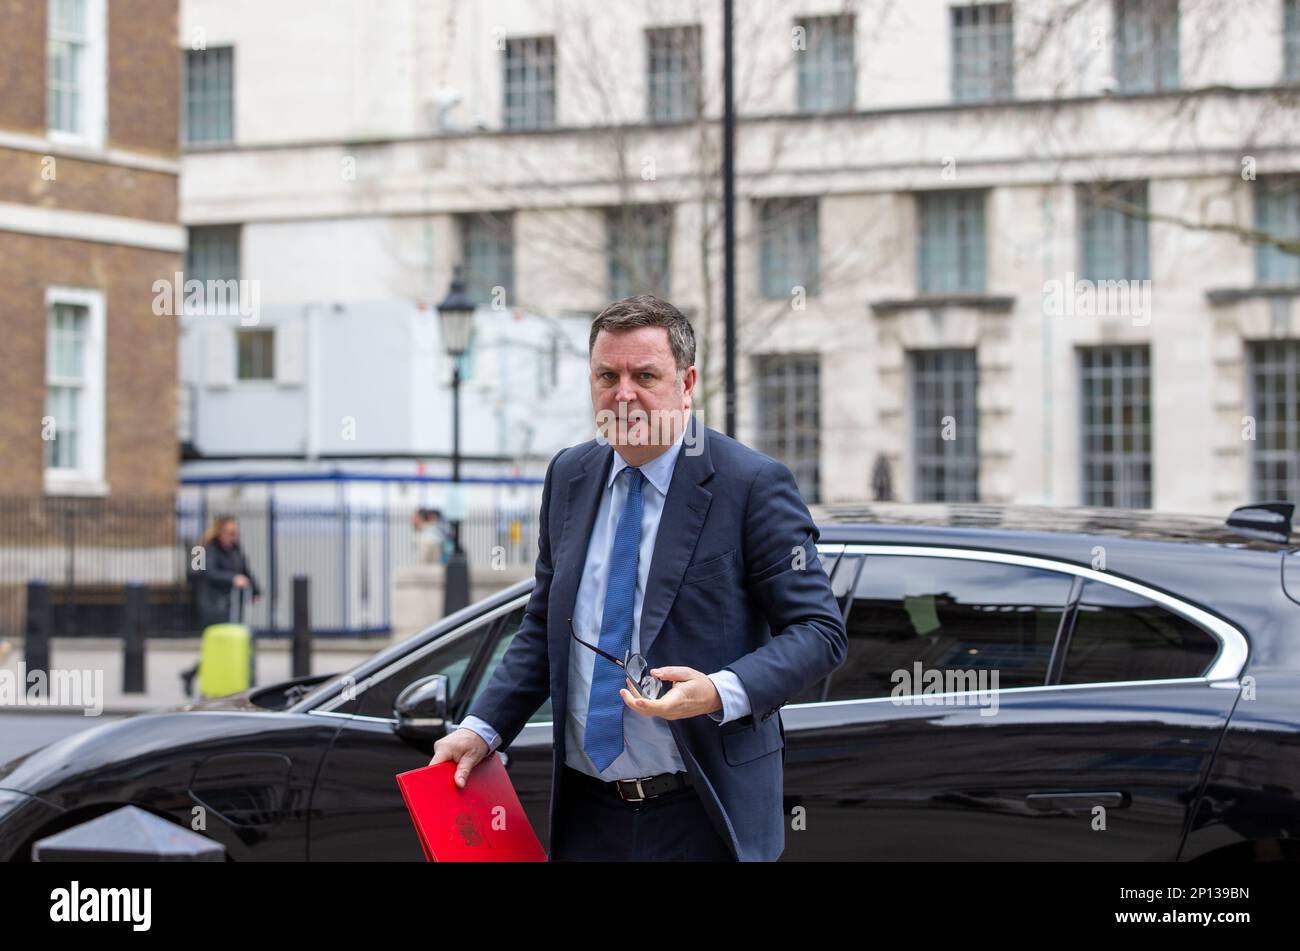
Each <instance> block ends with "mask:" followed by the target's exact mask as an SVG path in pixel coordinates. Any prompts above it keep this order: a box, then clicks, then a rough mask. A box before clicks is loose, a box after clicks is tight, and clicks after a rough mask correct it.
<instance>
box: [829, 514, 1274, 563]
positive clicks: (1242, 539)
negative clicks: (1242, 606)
mask: <svg viewBox="0 0 1300 951" xmlns="http://www.w3.org/2000/svg"><path fill="white" fill-rule="evenodd" d="M813 515H814V518H815V519H816V521H817V523H818V526H819V527H820V528H821V529H822V539H823V541H834V542H840V541H847V540H849V536H852V537H853V538H858V537H861V536H862V535H863V534H864V530H866V534H870V535H876V534H878V532H877V531H875V529H877V528H879V527H883V526H890V527H911V528H933V529H978V530H979V534H980V536H981V537H983V538H991V537H998V536H1006V537H1015V538H1017V539H1019V540H1020V541H1021V542H1022V543H1023V541H1025V540H1026V539H1025V536H1026V535H1038V534H1046V535H1102V536H1109V537H1112V538H1122V539H1129V540H1133V541H1143V542H1171V543H1184V544H1198V545H1217V546H1230V547H1232V548H1238V549H1240V548H1244V549H1248V550H1252V551H1264V552H1286V551H1290V550H1292V549H1294V548H1295V547H1296V546H1295V544H1294V543H1293V542H1281V541H1275V540H1271V539H1267V538H1260V537H1258V536H1254V535H1250V534H1248V533H1246V532H1244V531H1242V530H1240V529H1236V528H1232V527H1229V526H1228V524H1227V523H1226V522H1225V521H1224V520H1223V519H1221V518H1214V517H1212V516H1207V515H1178V514H1170V513H1167V512H1156V511H1152V510H1150V509H1116V508H1088V507H1084V506H1051V505H984V504H979V503H974V502H874V503H869V504H864V503H858V504H839V505H823V506H816V507H815V508H814V510H813Z"/></svg>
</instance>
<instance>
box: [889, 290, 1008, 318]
mask: <svg viewBox="0 0 1300 951" xmlns="http://www.w3.org/2000/svg"><path fill="white" fill-rule="evenodd" d="M1015 303H1016V299H1015V297H1013V296H1011V295H1009V294H1005V295H1004V294H922V295H920V296H918V297H900V298H886V299H883V300H874V301H868V306H869V307H870V308H871V309H872V310H873V311H875V312H876V313H877V314H888V313H894V312H897V311H900V310H934V309H937V308H940V307H973V308H975V309H976V310H997V311H1009V310H1011V308H1012V307H1014V306H1015Z"/></svg>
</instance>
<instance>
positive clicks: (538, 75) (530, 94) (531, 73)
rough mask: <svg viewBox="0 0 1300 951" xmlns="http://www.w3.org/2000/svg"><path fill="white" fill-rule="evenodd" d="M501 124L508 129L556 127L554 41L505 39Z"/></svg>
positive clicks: (547, 37) (534, 38)
mask: <svg viewBox="0 0 1300 951" xmlns="http://www.w3.org/2000/svg"><path fill="white" fill-rule="evenodd" d="M504 70H505V75H504V80H503V96H504V100H503V106H502V122H503V124H504V125H505V127H506V128H507V129H541V128H548V127H550V126H553V125H554V124H555V39H554V37H549V36H541V37H532V38H526V39H507V40H506V49H505V65H504Z"/></svg>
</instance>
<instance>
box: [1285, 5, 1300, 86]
mask: <svg viewBox="0 0 1300 951" xmlns="http://www.w3.org/2000/svg"><path fill="white" fill-rule="evenodd" d="M1282 61H1283V66H1282V76H1283V77H1284V79H1285V81H1286V82H1289V83H1300V0H1283V4H1282Z"/></svg>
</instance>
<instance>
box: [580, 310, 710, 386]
mask: <svg viewBox="0 0 1300 951" xmlns="http://www.w3.org/2000/svg"><path fill="white" fill-rule="evenodd" d="M638 327H663V328H664V329H665V330H667V331H668V346H669V347H671V348H672V351H673V360H674V361H675V362H676V363H677V370H678V372H679V373H680V372H681V371H682V370H685V369H686V368H687V367H689V366H691V365H693V364H694V363H695V330H694V328H692V327H691V322H690V321H689V320H687V319H686V315H684V314H683V313H682V312H681V311H680V310H678V309H677V308H676V307H674V306H673V305H672V304H670V303H668V301H666V300H660V299H659V298H658V297H655V296H654V295H652V294H638V295H637V296H636V297H625V298H623V299H622V300H617V301H614V303H612V304H610V305H609V306H608V307H606V308H605V309H604V310H602V311H601V312H600V313H599V314H597V315H596V319H595V320H593V321H592V322H591V338H590V339H589V340H588V341H587V355H588V356H590V355H591V352H592V351H593V350H595V349H596V335H597V334H599V333H600V332H601V331H602V330H608V331H610V332H611V333H619V332H621V331H625V330H636V329H637V328H638Z"/></svg>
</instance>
